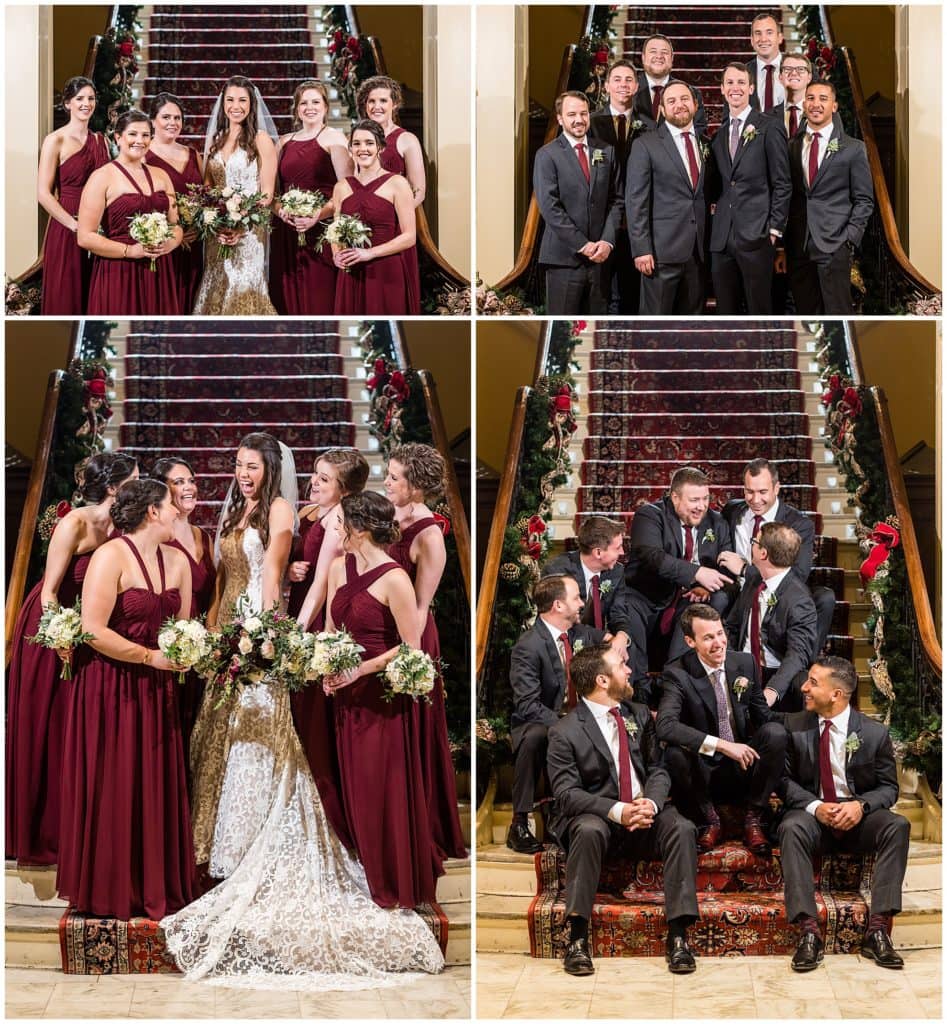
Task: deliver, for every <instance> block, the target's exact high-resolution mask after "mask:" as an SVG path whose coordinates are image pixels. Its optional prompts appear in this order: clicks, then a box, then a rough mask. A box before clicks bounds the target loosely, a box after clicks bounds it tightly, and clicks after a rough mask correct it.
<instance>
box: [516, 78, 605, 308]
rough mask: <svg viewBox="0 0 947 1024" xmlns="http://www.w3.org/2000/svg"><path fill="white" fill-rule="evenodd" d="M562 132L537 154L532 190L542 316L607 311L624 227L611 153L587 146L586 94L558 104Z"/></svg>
mask: <svg viewBox="0 0 947 1024" xmlns="http://www.w3.org/2000/svg"><path fill="white" fill-rule="evenodd" d="M556 116H557V119H558V121H559V124H560V125H561V127H562V134H561V135H560V136H559V137H558V138H556V139H553V141H552V142H549V143H547V144H546V145H545V146H543V147H542V149H540V150H539V152H538V153H537V154H536V160H535V163H534V165H533V191H534V192H535V193H536V201H537V202H538V203H539V209H540V211H541V212H542V215H543V220H544V221H545V230H544V231H543V238H542V242H541V244H540V247H539V262H540V264H542V266H543V268H544V270H545V276H546V311H547V312H548V313H551V314H565V315H568V316H572V315H575V314H578V313H590V314H602V313H607V312H608V295H609V290H610V286H609V282H608V277H607V273H606V270H605V262H606V260H607V259H608V257H609V256H610V255H611V252H612V250H613V249H614V248H615V238H616V235H617V232H618V227H619V224H620V222H621V201H620V198H619V197H618V194H617V189H618V188H619V187H620V185H619V182H618V180H617V169H616V164H615V151H614V150H613V149H612V147H611V146H595V145H591V144H590V141H589V139H588V130H589V101H588V98H587V97H586V96H585V94H584V93H581V92H565V93H563V94H562V95H561V96H558V97H557V98H556Z"/></svg>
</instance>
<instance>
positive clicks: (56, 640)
mask: <svg viewBox="0 0 947 1024" xmlns="http://www.w3.org/2000/svg"><path fill="white" fill-rule="evenodd" d="M91 639H92V634H91V633H86V632H84V631H83V629H82V606H81V604H80V601H79V598H78V597H77V598H76V602H75V604H74V605H73V606H72V607H71V608H57V607H56V606H55V605H52V604H50V605H47V606H46V607H45V608H44V609H43V614H42V616H41V617H40V620H39V625H38V626H37V628H36V633H35V634H34V635H33V636H29V637H27V640H29V642H30V643H31V644H38V645H39V646H41V647H48V648H49V649H50V650H53V651H68V652H69V657H67V658H64V659H63V663H62V670H61V671H60V673H59V678H60V679H72V660H71V659H72V652H73V650H75V648H76V647H78V646H79V644H84V643H85V642H86V641H87V640H91Z"/></svg>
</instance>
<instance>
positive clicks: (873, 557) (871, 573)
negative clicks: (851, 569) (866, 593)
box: [858, 523, 901, 583]
mask: <svg viewBox="0 0 947 1024" xmlns="http://www.w3.org/2000/svg"><path fill="white" fill-rule="evenodd" d="M868 539H869V540H870V541H871V542H872V543H873V544H874V545H875V546H874V547H873V548H872V549H871V551H870V552H869V554H868V557H867V558H866V559H865V561H864V562H862V564H861V566H860V568H859V570H858V574H859V576H861V578H862V583H867V582H868V581H869V580H873V579H874V578H875V573H877V572H878V569H879V568H880V567H881V566H882V565H884V563H885V562H886V561H887V560H888V555H890V554H891V552H892V551H893V550H894V548H896V547H897V546H898V544H900V543H901V535H900V534H899V533H898V531H897V530H896V529H895V528H894V527H893V526H891V525H890V524H889V523H876V524H875V528H874V529H873V530H872V531H871V533H870V534H869V535H868Z"/></svg>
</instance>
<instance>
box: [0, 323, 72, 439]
mask: <svg viewBox="0 0 947 1024" xmlns="http://www.w3.org/2000/svg"><path fill="white" fill-rule="evenodd" d="M72 333H73V325H72V324H71V323H69V322H66V321H62V320H49V321H46V320H33V321H30V322H26V321H20V320H8V321H7V323H6V343H5V346H4V347H5V353H4V355H5V358H4V369H5V372H6V379H5V381H4V388H5V391H4V399H5V402H6V406H5V416H4V436H5V439H6V441H7V443H8V444H12V445H13V447H14V448H16V449H17V450H18V451H20V452H22V453H23V454H24V455H26V456H27V457H28V458H30V459H32V458H33V454H34V451H35V448H36V441H37V438H38V436H39V427H40V423H41V422H42V419H43V402H44V401H45V398H46V385H47V383H48V381H49V375H50V373H51V372H52V371H53V370H62V369H65V367H66V364H67V363H68V361H69V349H70V345H71V343H72Z"/></svg>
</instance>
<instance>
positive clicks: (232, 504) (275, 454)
mask: <svg viewBox="0 0 947 1024" xmlns="http://www.w3.org/2000/svg"><path fill="white" fill-rule="evenodd" d="M239 447H240V448H249V449H250V450H251V451H254V452H259V453H260V456H261V457H262V459H263V482H262V483H261V484H260V500H259V501H258V502H257V506H256V508H255V509H254V510H253V511H252V512H251V513H250V518H249V519H248V520H247V526H252V527H253V528H254V529H255V530H256V531H257V532H258V533H259V534H260V540H261V541H262V542H263V547H266V546H267V545H268V544H269V543H270V507H271V506H272V504H273V500H274V498H278V497H279V496H280V478H281V476H282V470H283V453H282V452H281V451H280V446H279V442H278V441H277V440H276V438H275V437H273V435H272V434H264V433H263V432H262V431H260V432H258V433H256V434H247V436H246V437H244V438H243V439H242V440H241V442H240V445H239ZM234 480H235V481H236V476H235V477H234ZM246 507H247V499H246V498H245V497H244V494H243V491H241V490H240V488H239V487H237V486H236V485H235V486H234V487H233V489H232V490H231V492H230V501H229V502H228V504H227V511H226V513H225V515H224V525H223V526H222V527H221V529H220V535H221V537H226V536H227V535H228V534H229V533H232V532H233V531H234V530H235V529H236V526H237V523H239V522H240V521H241V519H243V513H244V511H245V509H246Z"/></svg>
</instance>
